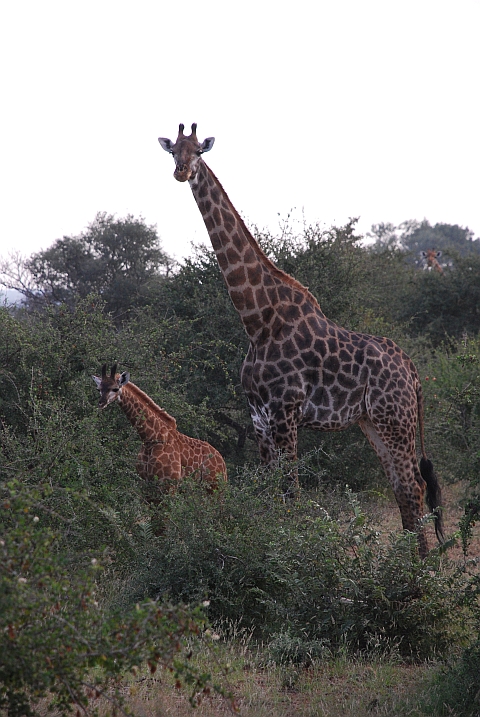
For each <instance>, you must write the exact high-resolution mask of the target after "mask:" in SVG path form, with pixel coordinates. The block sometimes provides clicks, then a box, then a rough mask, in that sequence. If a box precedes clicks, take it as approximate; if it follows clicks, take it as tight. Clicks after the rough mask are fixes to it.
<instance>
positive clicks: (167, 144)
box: [158, 122, 215, 182]
mask: <svg viewBox="0 0 480 717" xmlns="http://www.w3.org/2000/svg"><path fill="white" fill-rule="evenodd" d="M184 129H185V125H183V124H181V125H180V127H179V129H178V137H177V141H176V142H175V144H173V142H172V140H171V139H167V138H166V137H159V138H158V141H159V142H160V144H161V145H162V147H163V149H164V150H165V151H166V152H170V154H173V158H174V160H175V171H174V173H173V176H174V177H175V179H176V180H178V181H179V182H186V181H187V180H188V179H193V178H194V177H195V174H196V173H197V165H198V162H199V159H200V157H201V155H202V154H203V153H204V152H209V151H210V150H211V149H212V147H213V143H214V142H215V137H207V139H204V140H203V142H202V143H201V144H200V142H199V141H198V139H197V125H196V123H195V122H194V123H193V124H192V133H191V135H190V136H189V137H187V136H185V135H184V134H183V130H184Z"/></svg>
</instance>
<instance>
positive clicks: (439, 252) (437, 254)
mask: <svg viewBox="0 0 480 717" xmlns="http://www.w3.org/2000/svg"><path fill="white" fill-rule="evenodd" d="M435 256H436V257H437V259H439V258H440V257H441V256H442V252H441V251H437V253H436V254H435Z"/></svg>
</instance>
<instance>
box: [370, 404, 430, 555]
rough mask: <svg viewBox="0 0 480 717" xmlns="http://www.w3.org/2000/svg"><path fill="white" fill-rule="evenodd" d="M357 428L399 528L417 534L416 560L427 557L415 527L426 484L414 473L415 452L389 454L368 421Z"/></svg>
mask: <svg viewBox="0 0 480 717" xmlns="http://www.w3.org/2000/svg"><path fill="white" fill-rule="evenodd" d="M359 425H360V428H361V429H362V431H363V433H364V434H365V436H366V438H367V440H368V442H369V443H370V445H371V446H372V448H373V449H374V451H375V453H376V454H377V456H378V458H379V460H380V462H381V464H382V466H383V469H384V471H385V473H386V475H387V478H388V480H389V481H390V484H391V486H392V489H393V492H394V494H395V499H396V501H397V504H398V507H399V509H400V515H401V517H402V526H403V528H404V530H409V531H411V532H416V533H417V540H418V551H419V554H420V557H422V558H424V557H425V556H426V555H427V553H428V543H427V537H426V534H425V529H424V528H422V527H419V524H420V521H421V519H422V517H423V501H424V495H425V488H426V483H425V481H424V479H423V477H422V476H421V474H420V471H419V469H418V464H417V458H416V455H415V450H414V449H412V451H410V452H408V453H407V452H405V451H403V452H400V451H398V452H397V453H396V454H392V452H391V451H390V450H389V449H388V447H387V445H386V444H385V441H384V440H383V439H382V437H381V435H380V433H379V432H378V430H377V429H376V427H375V426H374V424H373V422H372V421H371V420H370V419H369V418H366V419H362V420H361V421H359ZM410 453H411V454H412V455H410Z"/></svg>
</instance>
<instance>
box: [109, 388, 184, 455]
mask: <svg viewBox="0 0 480 717" xmlns="http://www.w3.org/2000/svg"><path fill="white" fill-rule="evenodd" d="M117 402H118V403H119V404H120V408H121V409H122V411H123V412H124V413H125V415H126V417H127V418H128V420H129V421H130V423H131V424H132V426H133V427H134V428H135V429H136V430H137V432H138V435H139V436H140V439H141V440H142V441H144V442H145V441H155V440H160V439H161V436H162V433H166V432H167V431H168V430H169V429H170V430H171V429H175V428H176V427H177V423H176V421H175V419H174V418H172V416H170V415H169V414H168V413H167V412H166V411H164V410H163V409H162V408H160V406H157V404H156V403H155V401H152V399H151V398H150V396H147V394H146V393H144V392H143V391H142V390H141V389H140V388H138V386H136V385H135V384H134V383H132V382H131V381H130V382H129V383H127V384H126V385H125V386H123V388H122V390H121V392H120V396H119V397H118V399H117Z"/></svg>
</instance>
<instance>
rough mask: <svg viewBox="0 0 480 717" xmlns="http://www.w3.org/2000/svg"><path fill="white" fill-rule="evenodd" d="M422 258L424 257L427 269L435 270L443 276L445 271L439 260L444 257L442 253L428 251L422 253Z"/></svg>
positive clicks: (433, 250) (432, 250)
mask: <svg viewBox="0 0 480 717" xmlns="http://www.w3.org/2000/svg"><path fill="white" fill-rule="evenodd" d="M420 256H421V257H422V259H423V261H424V264H425V268H426V269H430V270H431V269H434V270H435V271H436V272H438V273H439V274H443V273H444V272H443V269H442V266H441V264H440V263H439V261H438V259H440V257H441V256H442V252H441V251H436V250H435V249H427V251H421V252H420Z"/></svg>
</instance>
